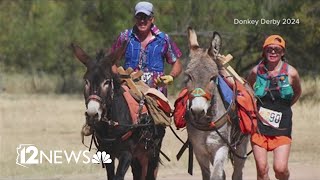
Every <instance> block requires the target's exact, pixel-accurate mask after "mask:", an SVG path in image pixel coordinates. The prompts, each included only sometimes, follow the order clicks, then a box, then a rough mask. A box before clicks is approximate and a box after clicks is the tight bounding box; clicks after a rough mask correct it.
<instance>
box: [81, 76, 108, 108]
mask: <svg viewBox="0 0 320 180" xmlns="http://www.w3.org/2000/svg"><path fill="white" fill-rule="evenodd" d="M107 81H109V84H110V85H111V89H110V87H109V88H108V89H110V90H111V91H110V90H108V91H107V93H108V92H109V91H110V97H111V100H113V95H114V83H113V79H112V78H110V79H107ZM91 100H93V101H96V102H98V103H100V104H101V105H102V106H103V107H105V105H106V102H105V99H102V98H101V96H99V95H97V91H96V90H95V91H93V94H91V95H89V96H88V98H87V99H86V107H87V106H88V103H89V101H91Z"/></svg>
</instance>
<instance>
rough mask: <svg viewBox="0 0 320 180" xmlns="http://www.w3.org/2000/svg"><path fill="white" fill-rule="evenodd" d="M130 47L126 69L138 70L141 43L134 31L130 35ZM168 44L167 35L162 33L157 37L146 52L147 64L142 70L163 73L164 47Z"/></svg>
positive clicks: (126, 58) (127, 51)
mask: <svg viewBox="0 0 320 180" xmlns="http://www.w3.org/2000/svg"><path fill="white" fill-rule="evenodd" d="M128 38H129V41H128V45H127V49H126V54H125V64H124V68H125V69H127V68H129V67H131V68H133V69H136V68H137V67H138V65H139V58H140V49H141V43H140V41H139V40H138V39H137V38H136V36H135V35H134V34H133V33H132V29H130V30H129V34H128ZM165 44H166V40H165V34H164V33H163V32H161V33H160V34H158V35H156V37H155V39H153V40H152V41H151V42H149V44H148V45H147V47H146V49H145V51H146V56H147V57H146V62H145V66H144V67H142V69H141V70H143V71H148V72H163V71H164V54H165V52H163V51H164V46H165Z"/></svg>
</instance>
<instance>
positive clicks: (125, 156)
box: [114, 151, 132, 180]
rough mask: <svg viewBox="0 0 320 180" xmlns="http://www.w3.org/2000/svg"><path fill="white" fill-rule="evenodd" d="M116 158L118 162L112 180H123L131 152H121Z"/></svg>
mask: <svg viewBox="0 0 320 180" xmlns="http://www.w3.org/2000/svg"><path fill="white" fill-rule="evenodd" d="M118 159H119V164H118V167H117V172H116V176H115V178H114V180H124V176H125V174H126V172H127V171H128V168H129V166H130V164H131V160H132V154H131V153H130V152H129V151H124V152H121V153H120V156H119V158H118Z"/></svg>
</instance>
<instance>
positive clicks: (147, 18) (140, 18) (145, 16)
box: [134, 14, 152, 21]
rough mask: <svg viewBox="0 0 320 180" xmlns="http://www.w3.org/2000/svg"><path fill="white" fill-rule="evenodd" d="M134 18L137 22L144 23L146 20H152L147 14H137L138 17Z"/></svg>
mask: <svg viewBox="0 0 320 180" xmlns="http://www.w3.org/2000/svg"><path fill="white" fill-rule="evenodd" d="M134 18H136V20H140V21H141V20H144V21H146V20H149V19H151V18H152V16H147V15H145V14H137V15H136V16H134Z"/></svg>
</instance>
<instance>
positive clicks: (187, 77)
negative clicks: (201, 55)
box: [183, 74, 191, 83]
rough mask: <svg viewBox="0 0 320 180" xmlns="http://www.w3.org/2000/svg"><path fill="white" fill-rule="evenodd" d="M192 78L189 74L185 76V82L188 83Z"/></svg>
mask: <svg viewBox="0 0 320 180" xmlns="http://www.w3.org/2000/svg"><path fill="white" fill-rule="evenodd" d="M190 79H191V77H190V75H188V74H187V75H185V76H184V79H183V82H184V83H188V82H189V81H190Z"/></svg>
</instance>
